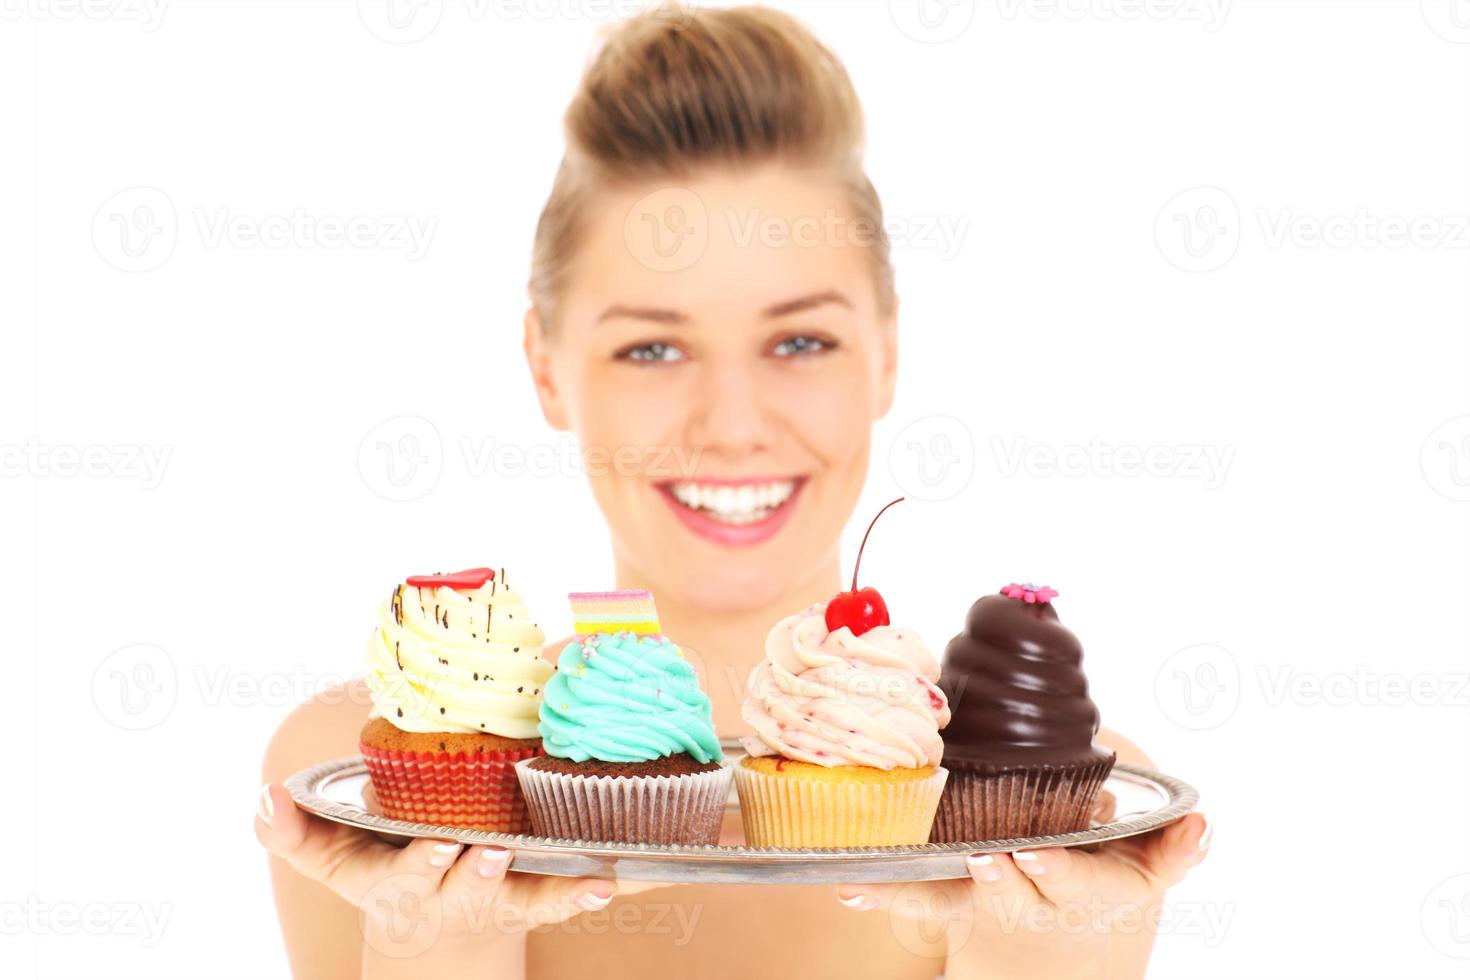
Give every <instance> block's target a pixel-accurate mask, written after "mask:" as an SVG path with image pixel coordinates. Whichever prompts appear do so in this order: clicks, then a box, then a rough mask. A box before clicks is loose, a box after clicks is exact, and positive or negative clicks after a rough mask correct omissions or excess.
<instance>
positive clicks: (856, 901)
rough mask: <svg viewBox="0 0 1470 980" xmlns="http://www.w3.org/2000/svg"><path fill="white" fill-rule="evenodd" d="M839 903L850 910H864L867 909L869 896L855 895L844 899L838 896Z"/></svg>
mask: <svg viewBox="0 0 1470 980" xmlns="http://www.w3.org/2000/svg"><path fill="white" fill-rule="evenodd" d="M837 901H839V902H841V903H842V904H843V905H846V906H847V907H848V908H850V909H863V908H866V907H867V903H868V896H866V895H853V896H851V897H849V898H843V897H842V896H841V895H839V896H837Z"/></svg>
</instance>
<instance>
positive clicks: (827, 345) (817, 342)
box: [771, 336, 837, 357]
mask: <svg viewBox="0 0 1470 980" xmlns="http://www.w3.org/2000/svg"><path fill="white" fill-rule="evenodd" d="M836 346H837V345H836V344H834V343H832V342H831V341H827V340H822V339H821V338H820V337H807V336H799V337H788V338H786V339H785V340H783V341H781V342H780V343H779V344H777V345H776V346H775V347H773V348H771V353H772V354H775V355H776V356H777V357H799V356H801V355H803V354H820V353H821V352H822V351H825V350H831V349H832V348H833V347H836Z"/></svg>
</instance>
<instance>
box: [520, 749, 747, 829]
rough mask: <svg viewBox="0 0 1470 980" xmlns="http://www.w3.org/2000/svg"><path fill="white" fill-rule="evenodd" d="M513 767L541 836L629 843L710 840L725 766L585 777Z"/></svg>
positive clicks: (725, 793)
mask: <svg viewBox="0 0 1470 980" xmlns="http://www.w3.org/2000/svg"><path fill="white" fill-rule="evenodd" d="M531 761H533V760H529V759H528V760H526V761H525V762H522V763H518V764H517V765H516V775H517V776H518V777H519V778H520V781H521V793H522V795H523V796H525V798H526V808H527V810H528V811H529V813H530V817H531V827H532V829H533V830H534V832H535V833H536V834H538V835H540V836H542V837H561V838H566V839H568V840H585V841H620V842H623V843H630V844H715V843H718V842H719V839H720V821H721V820H722V819H723V817H724V815H725V801H726V800H727V799H728V798H729V795H730V767H729V766H727V765H726V766H721V767H720V768H719V769H712V770H710V771H709V772H695V773H685V774H682V775H677V776H583V775H577V774H573V773H566V772H550V771H546V770H541V769H532V768H531V767H530V763H531Z"/></svg>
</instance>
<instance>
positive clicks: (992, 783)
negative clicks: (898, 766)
mask: <svg viewBox="0 0 1470 980" xmlns="http://www.w3.org/2000/svg"><path fill="white" fill-rule="evenodd" d="M949 768H950V777H949V784H948V785H947V786H945V788H944V795H943V797H942V798H941V799H940V801H939V809H938V811H937V812H936V813H935V815H934V830H933V832H932V833H931V834H930V836H929V840H930V841H932V842H933V843H936V844H941V843H958V842H968V841H989V840H1006V839H1009V838H1013V837H1039V836H1043V835H1046V834H1065V833H1069V832H1071V831H1074V830H1085V829H1086V828H1087V824H1088V819H1089V817H1090V816H1091V813H1092V804H1093V801H1094V800H1096V798H1097V794H1098V791H1099V790H1101V789H1102V785H1103V782H1104V781H1105V780H1106V779H1107V778H1108V773H1109V772H1111V771H1112V769H1113V759H1107V760H1106V761H1104V762H1099V763H1092V764H1089V765H1082V766H1032V767H1028V768H1021V769H1012V770H1008V771H1004V772H998V773H987V772H984V771H982V770H978V769H970V768H967V767H965V765H964V764H963V763H958V762H954V761H950V762H949Z"/></svg>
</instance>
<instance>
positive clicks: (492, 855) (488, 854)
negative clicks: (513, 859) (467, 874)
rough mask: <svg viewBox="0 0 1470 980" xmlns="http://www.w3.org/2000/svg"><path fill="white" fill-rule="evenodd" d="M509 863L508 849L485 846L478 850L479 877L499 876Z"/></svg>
mask: <svg viewBox="0 0 1470 980" xmlns="http://www.w3.org/2000/svg"><path fill="white" fill-rule="evenodd" d="M509 865H510V851H507V850H506V849H505V848H503V847H487V848H485V849H484V850H483V851H481V852H480V863H479V865H478V868H477V870H478V871H479V872H480V877H481V878H499V877H500V876H501V875H502V874H503V873H504V872H505V869H506V868H507V867H509Z"/></svg>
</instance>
